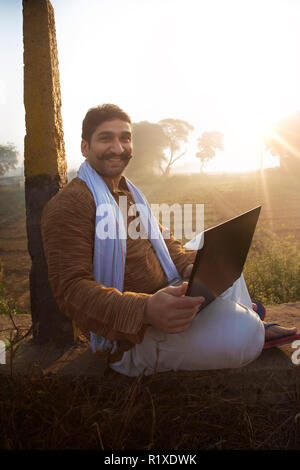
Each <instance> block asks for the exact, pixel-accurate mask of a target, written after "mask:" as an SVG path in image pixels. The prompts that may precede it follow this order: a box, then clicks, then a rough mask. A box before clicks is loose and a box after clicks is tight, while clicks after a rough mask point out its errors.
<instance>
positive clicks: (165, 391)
mask: <svg viewBox="0 0 300 470" xmlns="http://www.w3.org/2000/svg"><path fill="white" fill-rule="evenodd" d="M136 183H138V185H139V186H140V187H141V188H142V190H143V191H144V192H145V194H146V195H147V197H148V199H149V201H150V202H151V203H159V204H161V203H169V204H173V203H175V202H176V203H181V204H184V203H186V204H187V203H194V204H195V203H198V204H199V203H204V204H205V228H209V227H211V226H213V225H214V224H216V223H219V222H222V221H224V220H226V219H228V218H230V217H233V216H235V215H237V214H239V213H240V212H243V211H246V210H249V209H251V208H252V207H254V206H256V205H258V204H262V205H263V208H262V213H261V218H260V221H259V225H258V228H257V231H256V234H255V238H254V240H253V245H252V248H251V251H250V253H249V256H248V259H247V265H246V269H245V275H246V279H247V281H248V286H249V289H250V293H251V295H252V296H253V297H255V298H256V299H261V300H263V301H264V302H285V301H291V300H300V291H299V286H300V270H299V267H300V188H299V185H298V183H297V179H296V178H295V177H293V176H292V175H287V174H282V173H281V172H280V171H279V170H278V169H272V170H267V171H265V172H264V173H263V175H261V174H259V173H252V174H248V175H246V174H245V175H218V176H216V175H209V176H205V175H203V176H202V175H192V176H174V177H171V178H170V179H168V180H167V181H165V180H164V179H162V178H156V179H154V180H152V181H151V182H150V181H149V180H147V179H145V180H144V181H140V182H138V181H137V182H136ZM0 197H1V207H0V222H1V224H0V260H1V262H2V270H1V272H0V297H1V302H0V312H2V313H3V314H5V313H8V312H11V313H18V312H29V311H30V303H29V291H28V274H29V269H30V257H29V255H28V252H27V238H26V218H25V205H24V191H23V190H22V189H20V188H17V187H16V188H13V187H0ZM1 276H2V284H3V286H2V287H1V285H2V284H1ZM4 287H5V289H6V291H7V293H8V295H9V296H10V297H12V299H13V300H12V302H11V301H9V300H8V299H7V296H6V294H5V292H4ZM14 302H15V303H16V308H17V310H14V308H15V307H14ZM26 317H27V316H26ZM23 334H24V332H23V333H22V332H20V338H19V339H18V338H17V340H18V341H21V338H22V335H23ZM17 346H18V342H16V344H15V345H14V346H13V344H12V347H17ZM275 372H276V371H273V370H271V371H266V372H265V371H263V372H262V373H259V372H258V373H257V374H256V375H255V376H252V375H249V377H246V376H245V375H242V374H241V375H239V374H235V375H234V374H230V371H227V370H224V371H202V372H199V373H195V374H191V375H189V373H184V372H183V373H167V374H158V375H154V376H150V377H147V378H145V377H138V378H137V379H129V378H127V377H124V376H120V375H118V374H116V373H114V372H113V371H110V372H109V373H108V375H107V376H105V377H104V378H101V379H96V378H92V377H90V378H89V377H79V378H74V377H73V378H72V377H69V378H67V377H60V376H58V375H55V374H54V375H51V374H50V375H49V376H48V375H45V376H43V375H39V374H38V373H37V375H35V374H33V375H32V376H28V377H22V376H14V375H12V376H7V377H5V376H0V381H1V386H0V405H1V406H0V449H7V450H12V449H13V450H15V449H17V450H25V449H47V450H49V449H85V450H87V449H91V450H101V449H104V450H122V449H125V450H126V449H129V450H130V449H141V450H150V451H151V450H159V449H173V450H187V451H188V452H191V451H192V450H202V449H203V450H206V449H208V450H213V451H216V450H224V449H234V450H237V449H251V450H261V449H263V450H264V449H269V450H273V449H299V439H300V428H299V423H300V420H299V406H300V394H299V385H300V384H299V374H297V373H298V370H297V371H294V370H292V371H290V370H286V371H281V372H280V375H278V374H276V373H275ZM1 426H2V428H1ZM100 459H101V457H100ZM198 461H199V460H198Z"/></svg>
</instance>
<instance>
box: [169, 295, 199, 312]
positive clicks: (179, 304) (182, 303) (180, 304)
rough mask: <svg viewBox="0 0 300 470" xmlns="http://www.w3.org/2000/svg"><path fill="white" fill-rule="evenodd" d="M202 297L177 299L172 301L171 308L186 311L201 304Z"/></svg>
mask: <svg viewBox="0 0 300 470" xmlns="http://www.w3.org/2000/svg"><path fill="white" fill-rule="evenodd" d="M204 301H205V298H204V297H202V296H201V297H178V298H176V299H173V300H172V307H173V308H175V309H188V308H193V307H197V306H199V307H200V305H202V304H203V302H204Z"/></svg>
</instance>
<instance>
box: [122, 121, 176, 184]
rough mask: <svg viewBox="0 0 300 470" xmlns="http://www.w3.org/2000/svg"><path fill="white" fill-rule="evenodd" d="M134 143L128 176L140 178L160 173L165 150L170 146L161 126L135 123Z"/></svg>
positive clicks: (142, 122)
mask: <svg viewBox="0 0 300 470" xmlns="http://www.w3.org/2000/svg"><path fill="white" fill-rule="evenodd" d="M132 143H133V159H132V160H133V161H132V163H129V165H128V167H127V169H126V174H127V175H128V176H140V175H146V174H148V175H149V174H153V173H159V172H160V171H161V166H162V162H163V161H164V160H165V155H164V149H165V148H166V147H167V145H168V140H167V137H166V136H165V134H164V132H163V129H162V128H161V126H159V125H158V124H154V123H152V122H148V121H141V122H137V123H133V126H132Z"/></svg>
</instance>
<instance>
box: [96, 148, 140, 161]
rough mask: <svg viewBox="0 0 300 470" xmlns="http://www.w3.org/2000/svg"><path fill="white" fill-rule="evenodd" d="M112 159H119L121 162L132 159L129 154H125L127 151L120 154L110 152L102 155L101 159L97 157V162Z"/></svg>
mask: <svg viewBox="0 0 300 470" xmlns="http://www.w3.org/2000/svg"><path fill="white" fill-rule="evenodd" d="M113 157H120V158H121V159H122V160H124V161H127V160H130V159H131V158H132V154H131V153H130V152H127V150H124V152H123V153H121V154H117V153H112V152H110V153H106V154H105V155H102V156H101V157H98V160H109V159H110V158H113Z"/></svg>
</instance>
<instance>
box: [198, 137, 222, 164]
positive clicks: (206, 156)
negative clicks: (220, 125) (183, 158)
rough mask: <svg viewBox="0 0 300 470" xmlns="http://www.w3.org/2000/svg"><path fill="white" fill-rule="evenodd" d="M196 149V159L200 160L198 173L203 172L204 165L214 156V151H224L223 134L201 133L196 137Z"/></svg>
mask: <svg viewBox="0 0 300 470" xmlns="http://www.w3.org/2000/svg"><path fill="white" fill-rule="evenodd" d="M197 142H198V149H199V152H197V153H196V157H197V158H199V159H200V162H201V163H200V171H201V172H203V169H204V167H205V165H206V164H207V163H208V162H209V160H211V159H212V158H214V156H215V155H216V152H215V149H218V150H224V148H223V134H222V132H219V131H210V132H207V131H206V132H203V133H202V135H201V136H200V137H198V140H197Z"/></svg>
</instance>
